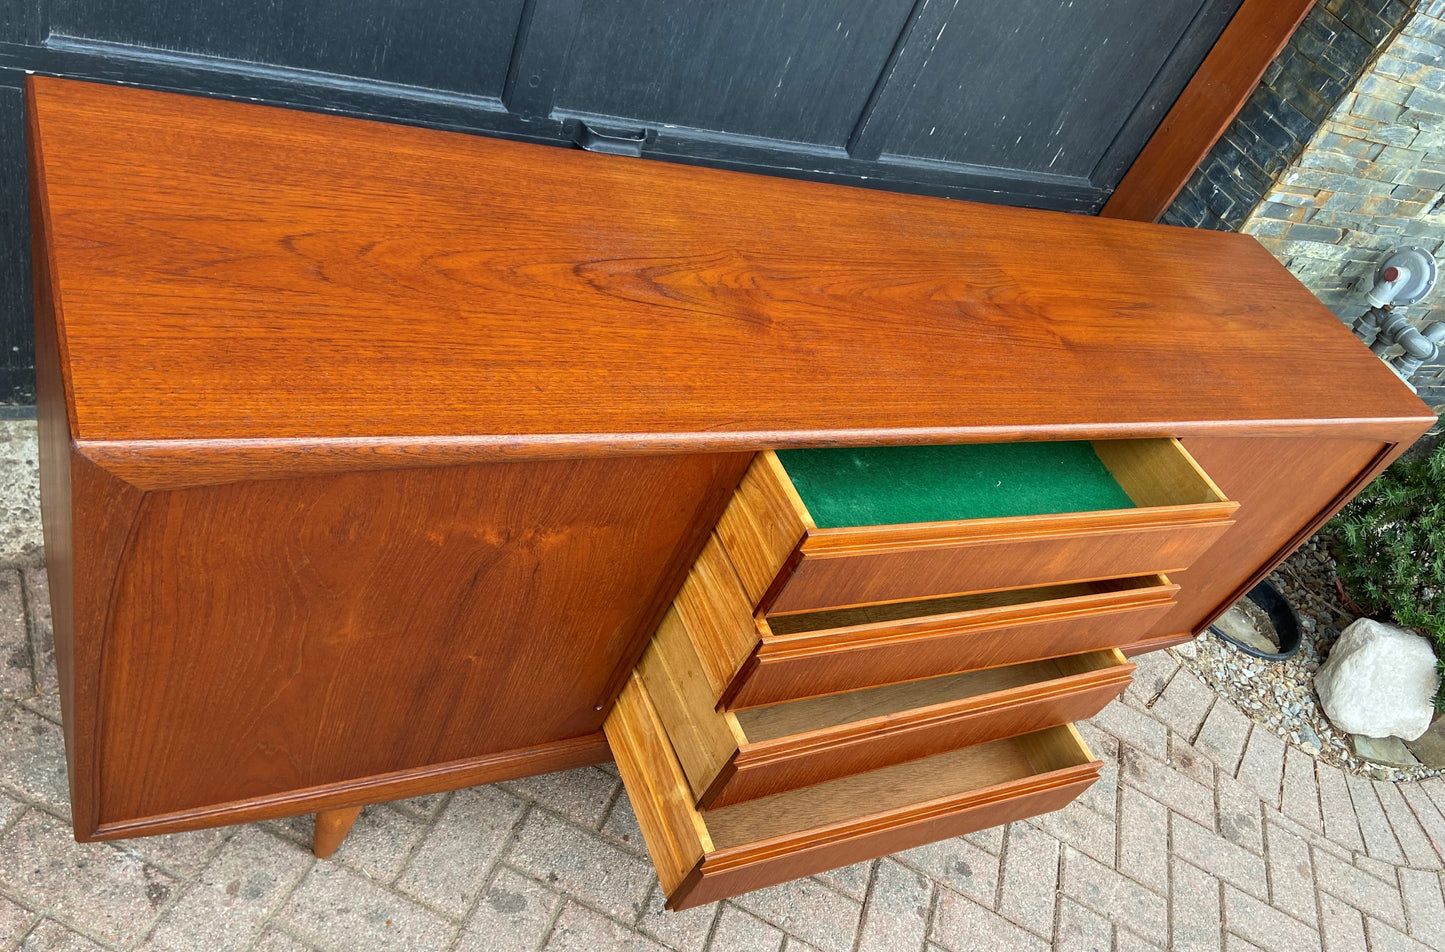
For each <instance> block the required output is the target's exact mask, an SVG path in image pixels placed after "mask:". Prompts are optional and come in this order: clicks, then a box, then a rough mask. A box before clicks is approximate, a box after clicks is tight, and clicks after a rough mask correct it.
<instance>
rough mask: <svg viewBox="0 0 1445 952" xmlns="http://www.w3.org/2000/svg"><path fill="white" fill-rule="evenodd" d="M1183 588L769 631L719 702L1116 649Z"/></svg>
mask: <svg viewBox="0 0 1445 952" xmlns="http://www.w3.org/2000/svg"><path fill="white" fill-rule="evenodd" d="M1161 578H1162V577H1161ZM1177 591H1178V586H1175V585H1170V584H1165V585H1160V586H1157V587H1153V588H1150V589H1146V590H1142V591H1140V592H1139V593H1138V594H1137V595H1131V596H1130V600H1123V599H1099V600H1098V601H1096V602H1094V603H1093V604H1089V602H1090V598H1089V597H1084V598H1080V599H1066V600H1061V601H1059V602H1051V603H1042V604H1039V605H1037V606H1032V605H1023V606H1017V607H1016V610H1004V611H998V612H978V613H973V612H967V613H960V614H957V615H940V616H933V617H923V618H916V619H908V620H905V621H898V622H882V623H877V624H868V625H856V626H852V627H847V628H834V629H823V630H820V631H812V632H807V633H805V634H795V635H788V636H784V637H777V636H772V637H770V636H768V635H767V634H765V635H764V636H763V638H762V640H761V643H760V645H759V647H758V649H757V650H756V651H755V652H754V653H753V654H752V655H751V656H749V658H748V659H747V661H746V662H744V664H743V666H742V668H741V669H740V670H739V672H738V674H737V676H736V677H735V678H733V681H732V683H731V684H730V685H729V687H728V689H727V690H726V691H725V692H724V693H723V696H722V698H721V701H722V703H723V704H724V705H725V706H726V707H728V708H734V709H736V708H749V707H757V706H759V705H764V704H777V703H779V702H782V701H788V700H793V699H796V698H805V697H814V696H817V695H823V694H834V693H837V692H840V691H853V690H857V689H859V688H866V687H872V686H874V685H879V684H892V683H895V682H898V681H912V680H917V679H920V678H932V677H937V676H940V675H945V674H953V673H956V672H960V671H971V670H977V669H980V668H993V667H998V666H1000V665H1008V664H1018V663H1020V662H1024V661H1035V660H1039V659H1043V658H1058V657H1062V656H1064V655H1071V654H1077V653H1079V652H1082V651H1096V650H1100V649H1105V648H1117V647H1120V646H1122V645H1127V644H1132V643H1133V642H1136V641H1138V640H1139V639H1140V638H1141V637H1142V636H1144V635H1145V634H1147V633H1149V632H1151V631H1152V630H1153V629H1154V628H1155V626H1156V625H1157V624H1158V622H1159V621H1160V619H1162V618H1163V617H1164V615H1166V614H1167V613H1168V612H1169V611H1170V609H1172V608H1173V607H1174V601H1173V595H1174V593H1175V592H1177ZM1080 603H1084V604H1080ZM1101 603H1102V604H1101ZM980 616H982V617H980Z"/></svg>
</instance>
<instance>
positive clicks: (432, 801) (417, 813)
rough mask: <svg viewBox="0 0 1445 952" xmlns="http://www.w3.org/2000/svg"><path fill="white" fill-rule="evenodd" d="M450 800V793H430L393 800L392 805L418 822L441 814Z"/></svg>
mask: <svg viewBox="0 0 1445 952" xmlns="http://www.w3.org/2000/svg"><path fill="white" fill-rule="evenodd" d="M450 798H451V794H450V793H429V794H427V795H426V796H422V797H409V798H407V799H405V800H393V801H392V802H391V805H392V806H394V807H396V808H397V809H398V810H400V811H401V812H403V813H409V814H411V815H412V816H414V817H416V818H417V819H418V820H430V819H431V818H432V817H434V816H436V815H437V814H438V813H440V812H441V809H442V807H444V806H446V804H447V800H448V799H450Z"/></svg>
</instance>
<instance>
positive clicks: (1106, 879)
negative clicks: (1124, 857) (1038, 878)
mask: <svg viewBox="0 0 1445 952" xmlns="http://www.w3.org/2000/svg"><path fill="white" fill-rule="evenodd" d="M1063 891H1064V892H1065V893H1066V894H1067V895H1069V896H1070V897H1072V898H1074V899H1077V900H1078V901H1079V902H1081V903H1083V904H1084V905H1086V906H1088V907H1090V908H1091V909H1093V910H1094V911H1096V912H1098V913H1100V914H1102V915H1106V916H1108V917H1109V918H1110V920H1111V921H1113V922H1115V923H1117V924H1120V925H1125V926H1127V927H1128V928H1130V929H1132V930H1133V931H1135V932H1137V933H1139V934H1140V935H1142V936H1144V937H1145V938H1147V939H1149V940H1150V941H1151V942H1156V943H1158V944H1160V945H1163V944H1164V943H1166V942H1167V941H1168V940H1169V909H1168V903H1167V902H1166V901H1165V899H1164V897H1163V896H1160V895H1159V894H1158V893H1154V892H1151V891H1149V890H1148V889H1145V888H1144V887H1143V886H1141V885H1139V884H1138V883H1136V882H1134V881H1133V880H1132V879H1129V878H1128V877H1126V876H1123V875H1121V874H1119V873H1117V872H1115V871H1114V870H1112V869H1109V868H1108V867H1107V866H1104V865H1102V864H1100V863H1097V862H1095V861H1094V860H1092V859H1090V858H1089V857H1087V856H1085V855H1084V854H1083V853H1080V852H1079V851H1078V850H1074V849H1067V848H1066V849H1065V850H1064V876H1063Z"/></svg>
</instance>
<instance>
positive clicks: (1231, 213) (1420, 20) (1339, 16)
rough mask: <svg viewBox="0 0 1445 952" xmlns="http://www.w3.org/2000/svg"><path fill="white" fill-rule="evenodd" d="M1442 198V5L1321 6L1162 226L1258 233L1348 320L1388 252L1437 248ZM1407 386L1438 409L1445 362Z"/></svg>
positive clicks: (1443, 239) (1426, 306)
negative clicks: (1414, 386)
mask: <svg viewBox="0 0 1445 952" xmlns="http://www.w3.org/2000/svg"><path fill="white" fill-rule="evenodd" d="M1442 190H1445V0H1419V2H1418V3H1415V4H1404V3H1401V2H1400V0H1388V2H1384V3H1381V2H1379V0H1321V2H1320V3H1318V4H1317V5H1316V6H1315V8H1314V9H1313V10H1312V11H1311V12H1310V14H1309V15H1308V16H1307V17H1306V19H1305V22H1304V24H1303V26H1302V27H1301V28H1300V30H1299V31H1298V32H1297V33H1296V34H1295V36H1294V37H1293V38H1292V39H1291V41H1290V43H1289V45H1288V46H1287V47H1286V49H1285V51H1284V52H1283V53H1282V54H1281V55H1280V57H1279V59H1278V60H1277V61H1276V62H1275V63H1274V64H1273V65H1272V66H1271V67H1270V69H1269V71H1268V72H1267V73H1266V74H1265V79H1264V82H1263V84H1262V85H1261V86H1260V88H1259V89H1258V90H1256V91H1255V93H1254V95H1253V96H1252V97H1251V98H1250V100H1249V102H1248V103H1247V104H1246V106H1245V108H1244V109H1243V110H1242V111H1241V112H1240V115H1239V117H1238V118H1237V119H1236V120H1235V122H1234V123H1233V124H1232V125H1231V127H1230V129H1229V130H1228V131H1227V132H1226V134H1225V136H1224V137H1223V138H1222V139H1221V141H1220V143H1219V145H1218V146H1216V147H1215V149H1214V150H1213V151H1212V152H1211V154H1210V156H1209V158H1208V159H1207V160H1206V161H1205V163H1204V164H1203V165H1201V167H1200V169H1199V170H1198V171H1197V172H1196V173H1195V175H1194V176H1193V178H1192V179H1191V180H1190V182H1189V184H1188V186H1186V188H1185V190H1184V192H1183V193H1181V195H1180V197H1179V199H1178V201H1176V202H1175V204H1174V206H1173V207H1171V208H1170V209H1169V211H1168V212H1167V213H1166V214H1165V216H1164V221H1166V222H1169V223H1172V224H1179V225H1190V226H1194V227H1205V228H1219V229H1229V230H1238V231H1242V232H1244V233H1246V234H1251V235H1254V236H1255V237H1256V238H1257V239H1258V240H1259V241H1260V243H1261V244H1263V245H1264V246H1265V247H1267V248H1269V249H1270V251H1272V252H1273V253H1274V254H1275V256H1276V257H1278V258H1279V259H1280V261H1281V262H1282V263H1283V264H1284V265H1285V266H1286V267H1288V268H1289V269H1290V270H1291V271H1292V272H1294V274H1295V275H1296V276H1297V277H1299V279H1300V280H1301V281H1302V282H1304V284H1305V285H1306V286H1307V287H1308V288H1309V289H1310V290H1311V291H1313V292H1314V293H1315V294H1316V296H1318V297H1319V298H1320V300H1321V301H1323V302H1324V303H1325V304H1326V305H1327V306H1328V307H1330V309H1331V310H1333V311H1334V312H1335V314H1336V315H1338V316H1339V317H1340V319H1341V320H1343V321H1346V322H1347V323H1353V322H1354V320H1355V319H1356V318H1358V317H1359V315H1360V314H1362V313H1363V312H1364V311H1365V309H1366V307H1367V305H1366V304H1365V302H1364V291H1365V289H1366V288H1368V287H1369V284H1370V280H1371V277H1372V275H1373V274H1374V271H1375V268H1376V266H1377V265H1378V263H1379V262H1380V261H1381V260H1382V259H1383V258H1384V256H1385V254H1386V253H1387V252H1388V251H1389V250H1390V249H1392V248H1395V247H1399V246H1403V245H1420V246H1422V247H1424V248H1426V249H1427V250H1429V251H1431V252H1434V253H1437V254H1439V253H1440V251H1441V249H1442V246H1445V191H1442ZM1408 313H1409V314H1410V316H1411V318H1412V319H1414V320H1415V321H1416V322H1417V323H1424V322H1428V321H1430V320H1445V287H1442V288H1440V289H1437V290H1436V292H1435V293H1434V294H1432V295H1431V297H1430V298H1428V299H1427V300H1426V301H1425V302H1422V303H1421V304H1420V305H1417V306H1415V307H1413V308H1411V309H1410V311H1409V312H1408ZM1305 346H1307V344H1305ZM1414 382H1415V383H1416V384H1417V386H1419V388H1420V393H1421V396H1422V397H1424V398H1425V399H1426V401H1427V402H1428V403H1430V404H1431V405H1432V406H1434V407H1436V408H1437V410H1439V409H1445V361H1442V362H1439V363H1438V364H1437V365H1436V366H1427V367H1425V368H1424V369H1422V370H1421V372H1420V373H1419V374H1418V375H1417V376H1416V378H1415V381H1414Z"/></svg>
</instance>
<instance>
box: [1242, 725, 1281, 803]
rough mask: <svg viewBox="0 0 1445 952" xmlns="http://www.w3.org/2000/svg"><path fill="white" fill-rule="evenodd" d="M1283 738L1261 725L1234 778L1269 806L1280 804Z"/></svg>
mask: <svg viewBox="0 0 1445 952" xmlns="http://www.w3.org/2000/svg"><path fill="white" fill-rule="evenodd" d="M1284 747H1285V744H1284V741H1283V740H1281V739H1280V738H1279V737H1276V736H1275V735H1274V734H1272V733H1270V732H1269V731H1268V730H1266V729H1265V728H1263V727H1260V726H1258V725H1256V726H1255V728H1254V729H1253V730H1251V731H1250V732H1249V741H1248V742H1247V743H1246V745H1245V748H1244V756H1243V757H1242V758H1240V762H1239V770H1238V772H1236V774H1235V777H1236V778H1237V779H1238V780H1239V782H1240V783H1242V784H1244V785H1245V786H1246V787H1248V788H1249V789H1251V790H1253V791H1254V792H1255V793H1257V794H1258V795H1259V798H1260V799H1261V800H1263V801H1264V802H1265V803H1268V804H1269V805H1270V806H1273V807H1277V806H1279V793H1280V789H1279V788H1280V783H1281V782H1282V780H1283V778H1284Z"/></svg>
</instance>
